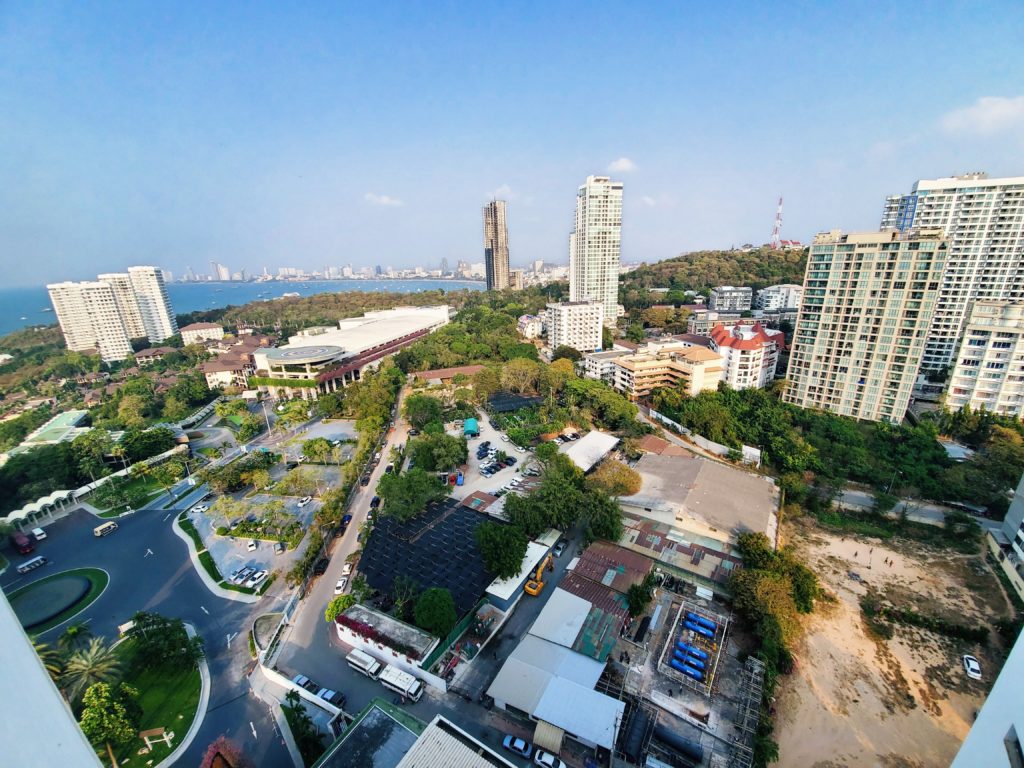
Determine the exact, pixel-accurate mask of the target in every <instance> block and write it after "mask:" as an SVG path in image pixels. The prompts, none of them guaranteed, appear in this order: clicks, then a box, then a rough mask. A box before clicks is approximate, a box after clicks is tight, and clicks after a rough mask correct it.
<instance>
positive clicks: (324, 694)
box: [316, 688, 338, 701]
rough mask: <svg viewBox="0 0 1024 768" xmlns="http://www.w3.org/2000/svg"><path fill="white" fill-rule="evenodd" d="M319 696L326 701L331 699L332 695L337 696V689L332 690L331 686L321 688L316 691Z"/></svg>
mask: <svg viewBox="0 0 1024 768" xmlns="http://www.w3.org/2000/svg"><path fill="white" fill-rule="evenodd" d="M316 695H317V698H319V699H323V700H324V701H330V700H331V698H332V697H334V696H337V695H338V692H337V691H332V690H331V689H330V688H321V689H320V690H319V691H317V692H316Z"/></svg>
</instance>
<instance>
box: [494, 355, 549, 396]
mask: <svg viewBox="0 0 1024 768" xmlns="http://www.w3.org/2000/svg"><path fill="white" fill-rule="evenodd" d="M539 376H540V366H539V365H538V364H537V363H535V362H534V361H533V360H527V359H525V358H516V359H515V360H509V361H508V362H507V363H505V366H504V367H503V368H502V369H501V385H502V386H503V387H504V388H505V389H507V390H509V391H511V392H519V393H522V392H529V391H533V390H535V389H536V387H537V380H538V378H539Z"/></svg>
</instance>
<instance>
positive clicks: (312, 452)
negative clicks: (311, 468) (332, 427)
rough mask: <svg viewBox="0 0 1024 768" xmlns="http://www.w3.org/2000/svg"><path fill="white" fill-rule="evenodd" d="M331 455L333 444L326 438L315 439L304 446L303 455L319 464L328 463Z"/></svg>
mask: <svg viewBox="0 0 1024 768" xmlns="http://www.w3.org/2000/svg"><path fill="white" fill-rule="evenodd" d="M330 453H331V443H330V441H329V440H328V439H327V438H326V437H314V438H313V439H312V440H307V441H306V442H304V443H303V444H302V455H303V456H305V457H306V458H307V459H309V460H310V461H313V462H316V463H317V464H323V463H325V462H326V461H327V457H328V455H330Z"/></svg>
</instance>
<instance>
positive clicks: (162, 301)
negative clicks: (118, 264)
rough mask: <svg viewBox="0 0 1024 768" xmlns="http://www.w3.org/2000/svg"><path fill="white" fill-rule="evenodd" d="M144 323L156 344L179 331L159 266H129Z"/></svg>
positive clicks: (148, 334)
mask: <svg viewBox="0 0 1024 768" xmlns="http://www.w3.org/2000/svg"><path fill="white" fill-rule="evenodd" d="M128 275H129V277H131V281H132V288H134V289H135V299H136V301H137V302H138V304H139V314H140V315H142V325H143V327H145V329H146V335H147V336H148V337H149V340H150V342H152V343H153V344H156V343H158V342H161V341H163V340H164V339H166V338H167V337H168V336H173V335H174V334H176V333H177V332H178V323H177V321H176V320H175V319H174V312H173V311H171V302H170V301H168V299H167V288H166V287H164V276H163V273H162V272H161V271H160V269H158V268H157V267H128Z"/></svg>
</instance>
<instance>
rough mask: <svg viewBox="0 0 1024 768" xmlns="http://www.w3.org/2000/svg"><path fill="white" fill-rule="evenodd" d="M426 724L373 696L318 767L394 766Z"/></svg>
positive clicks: (390, 767) (387, 767) (357, 767)
mask: <svg viewBox="0 0 1024 768" xmlns="http://www.w3.org/2000/svg"><path fill="white" fill-rule="evenodd" d="M422 729H423V724H422V723H421V722H420V721H419V720H417V719H416V718H414V717H412V716H411V715H408V714H407V713H406V712H405V711H404V710H402V709H401V708H399V707H395V706H392V705H391V704H388V703H387V702H385V701H383V700H381V699H374V700H373V701H371V702H370V704H368V705H367V707H366V708H365V709H364V710H363V711H362V712H361V713H360V714H359V715H357V716H356V719H355V720H354V721H353V722H352V724H351V725H349V727H348V728H347V729H346V730H345V732H344V733H343V734H342V735H341V736H340V737H338V739H337V740H336V741H335V742H334V743H333V744H332V745H331V746H330V747H328V749H327V751H326V752H325V753H324V754H323V756H322V757H321V758H320V759H319V760H318V761H317V762H316V764H315V765H316V768H365V766H373V768H395V767H396V766H397V765H398V764H399V763H400V762H401V761H402V758H403V757H404V756H405V754H406V753H408V751H409V750H410V749H412V746H413V744H415V743H416V739H417V737H418V736H419V734H420V732H421V730H422Z"/></svg>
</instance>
